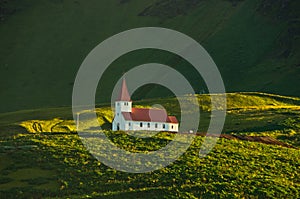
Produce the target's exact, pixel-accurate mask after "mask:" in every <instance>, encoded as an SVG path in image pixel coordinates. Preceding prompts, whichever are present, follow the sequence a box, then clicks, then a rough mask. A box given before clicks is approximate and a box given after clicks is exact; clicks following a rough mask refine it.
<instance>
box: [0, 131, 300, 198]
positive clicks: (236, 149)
mask: <svg viewBox="0 0 300 199" xmlns="http://www.w3.org/2000/svg"><path fill="white" fill-rule="evenodd" d="M112 136H113V135H112ZM114 136H115V137H114ZM114 136H113V137H111V138H112V139H113V140H114V142H115V143H116V144H121V145H123V147H125V149H127V147H126V146H128V145H129V144H128V142H130V139H129V138H128V136H126V135H125V134H122V133H119V134H114ZM114 138H115V139H114ZM168 138H169V136H168V134H162V135H160V139H158V140H156V141H154V140H152V144H154V145H153V146H155V147H157V145H162V144H164V143H163V142H166V141H167V140H168ZM164 140H165V141H164ZM202 141H203V138H201V137H197V138H196V139H195V141H194V142H193V144H192V146H191V147H190V149H189V150H188V151H187V152H186V153H185V154H184V155H183V156H182V157H181V158H179V160H177V161H176V162H174V163H173V164H172V165H170V166H168V167H166V168H163V169H161V170H159V171H155V172H151V173H145V174H129V173H124V172H119V171H116V170H114V169H111V168H109V167H107V166H105V165H103V164H101V163H100V162H98V161H97V160H95V159H94V158H93V157H92V156H91V155H90V154H89V153H88V151H86V149H85V148H84V146H83V145H82V143H81V141H80V139H79V138H78V136H77V135H70V134H64V135H61V134H60V135H53V134H47V133H43V134H20V135H18V136H14V137H9V138H7V139H6V140H5V141H4V140H2V142H1V148H0V154H1V158H2V159H3V158H4V159H6V160H5V161H4V162H6V163H5V165H2V166H1V167H2V168H1V171H0V176H1V179H2V182H1V183H0V188H1V189H0V190H1V191H0V194H1V195H2V196H3V197H19V198H22V197H23V198H28V197H33V196H36V197H62V198H64V197H67V196H70V197H72V198H74V197H75V198H81V197H100V196H101V197H105V198H124V197H126V198H127V197H130V198H132V197H143V198H145V197H146V198H149V197H150V198H161V197H169V198H178V197H180V198H199V197H203V198H207V197H209V198H212V197H227V198H228V197H244V196H245V197H250V196H256V197H264V198H266V197H267V198H268V197H274V198H276V197H286V198H297V197H299V196H300V192H299V190H300V181H299V179H300V173H299V170H298V168H299V166H300V160H299V155H300V151H299V150H296V149H288V148H282V147H278V146H270V145H264V144H259V143H251V142H241V141H234V140H225V139H220V140H219V142H218V144H217V145H216V147H215V148H214V149H213V151H212V152H211V153H210V154H209V155H208V156H206V157H204V158H199V156H198V153H199V148H200V145H201V143H202ZM3 145H5V146H9V145H10V146H13V147H12V148H9V149H7V148H6V149H5V148H3ZM23 145H33V146H37V147H32V148H27V149H20V148H18V146H23ZM134 145H135V147H137V148H139V149H147V150H151V145H150V148H149V143H147V142H135V144H134ZM128 149H129V148H128ZM130 150H134V149H132V148H130ZM30 170H35V171H34V172H32V173H30ZM16 176H17V177H16ZM3 179H5V180H3Z"/></svg>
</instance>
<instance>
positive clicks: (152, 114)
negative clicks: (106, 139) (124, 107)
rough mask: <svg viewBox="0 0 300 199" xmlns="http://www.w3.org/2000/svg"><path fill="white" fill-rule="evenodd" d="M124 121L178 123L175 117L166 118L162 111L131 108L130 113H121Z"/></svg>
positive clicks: (165, 113)
mask: <svg viewBox="0 0 300 199" xmlns="http://www.w3.org/2000/svg"><path fill="white" fill-rule="evenodd" d="M122 115H123V116H124V118H125V120H130V121H145V122H167V123H176V124H177V123H178V120H177V119H176V117H175V116H168V115H167V112H166V111H165V110H164V109H147V108H132V112H131V113H129V112H122Z"/></svg>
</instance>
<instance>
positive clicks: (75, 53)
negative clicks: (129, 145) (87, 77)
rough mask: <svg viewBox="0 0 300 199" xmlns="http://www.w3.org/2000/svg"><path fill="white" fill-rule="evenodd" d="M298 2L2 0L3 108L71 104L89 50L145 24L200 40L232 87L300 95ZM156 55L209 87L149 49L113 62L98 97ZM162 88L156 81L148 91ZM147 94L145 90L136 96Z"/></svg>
mask: <svg viewBox="0 0 300 199" xmlns="http://www.w3.org/2000/svg"><path fill="white" fill-rule="evenodd" d="M5 2H6V3H5ZM299 8H300V5H299V1H297V0H290V1H287V0H276V1H271V0H243V1H238V0H231V1H229V0H227V1H226V0H211V1H205V0H185V1H184V0H176V1H171V0H100V1H99V0H89V1H85V0H39V1H34V0H21V1H20V0H19V1H17V0H6V1H3V0H2V1H0V18H1V22H0V46H1V48H0V97H1V102H2V105H1V107H0V112H6V111H12V110H19V109H27V108H35V107H49V106H59V105H69V104H71V94H72V87H73V82H74V79H75V76H76V72H77V70H78V68H79V66H80V64H81V63H82V61H83V59H84V58H85V56H86V55H87V54H88V53H89V52H90V51H91V50H92V49H93V48H94V47H95V46H96V45H98V44H99V43H100V42H101V41H103V40H104V39H106V38H108V37H109V36H112V35H113V34H116V33H119V32H121V31H124V30H127V29H131V28H136V27H144V26H159V27H165V28H171V29H175V30H178V31H181V32H183V33H185V34H187V35H189V36H191V37H193V38H194V39H196V40H197V41H199V42H200V43H201V44H202V45H203V46H204V47H205V48H206V49H207V51H208V52H209V53H210V54H211V56H212V57H213V59H214V60H215V62H216V63H217V65H218V67H219V69H220V71H221V73H222V76H223V79H224V82H225V86H226V89H227V91H264V92H273V93H278V94H284V95H294V96H299V93H300V92H299V91H300V88H299V87H298V86H297V85H298V84H299V76H300V67H299V66H300V61H299V57H300V55H299V52H300V49H299V46H300V45H299V12H298V10H300V9H299ZM150 61H151V62H153V61H155V62H158V63H165V64H168V65H170V66H172V67H174V68H176V69H178V70H179V71H180V72H181V73H183V74H184V75H185V76H186V77H187V78H188V79H189V80H190V81H191V84H192V85H193V87H194V89H195V90H196V92H199V91H200V90H202V89H205V86H204V85H203V84H202V82H201V79H200V78H199V75H195V73H194V72H193V71H192V70H191V66H189V65H188V64H187V63H186V62H184V61H183V60H181V59H179V58H178V57H175V56H173V55H171V54H168V53H166V52H159V51H151V50H148V51H141V52H134V53H130V54H128V55H126V56H122V57H120V59H118V60H116V61H115V62H114V63H113V64H112V66H111V68H110V69H109V70H108V71H107V73H106V76H105V77H104V78H103V79H102V80H101V82H100V87H99V92H98V95H99V96H101V97H102V96H104V97H103V98H100V97H97V99H98V101H99V102H100V101H108V100H109V98H110V93H111V90H112V88H113V85H114V84H115V82H116V81H117V80H118V78H119V77H120V76H121V75H122V74H123V73H124V72H126V70H128V69H129V68H131V67H133V66H136V65H138V64H142V63H147V62H150ZM144 89H149V87H147V88H144ZM163 92H164V91H163V90H157V89H155V88H153V90H152V92H150V93H149V94H148V95H146V97H151V96H157V95H162V94H163ZM143 94H144V92H143V89H141V90H140V91H139V92H138V93H137V96H136V98H141V97H145V96H144V95H143Z"/></svg>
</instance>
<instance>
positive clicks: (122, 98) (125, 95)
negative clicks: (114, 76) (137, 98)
mask: <svg viewBox="0 0 300 199" xmlns="http://www.w3.org/2000/svg"><path fill="white" fill-rule="evenodd" d="M117 101H131V99H130V95H129V93H128V89H127V85H126V80H125V78H123V81H122V86H121V90H120V93H119V97H118V98H117Z"/></svg>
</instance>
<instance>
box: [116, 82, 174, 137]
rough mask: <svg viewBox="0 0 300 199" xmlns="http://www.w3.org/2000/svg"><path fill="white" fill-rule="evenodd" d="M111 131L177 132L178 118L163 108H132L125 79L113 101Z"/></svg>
mask: <svg viewBox="0 0 300 199" xmlns="http://www.w3.org/2000/svg"><path fill="white" fill-rule="evenodd" d="M112 130H113V131H118V130H122V131H138V130H142V131H170V132H178V120H177V119H176V117H175V116H168V115H167V112H166V111H165V110H164V109H156V108H151V109H148V108H132V101H131V98H130V95H129V93H128V89H127V85H126V81H125V79H123V81H122V86H121V90H120V94H119V97H118V98H117V100H116V102H115V116H114V119H113V123H112Z"/></svg>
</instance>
